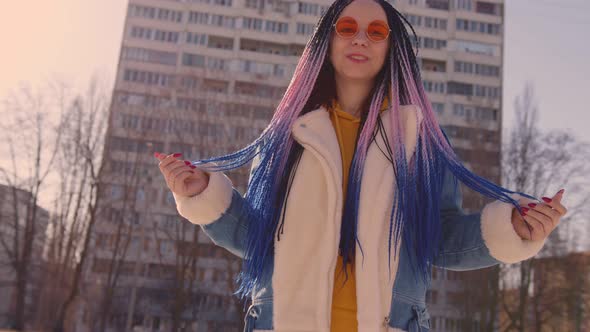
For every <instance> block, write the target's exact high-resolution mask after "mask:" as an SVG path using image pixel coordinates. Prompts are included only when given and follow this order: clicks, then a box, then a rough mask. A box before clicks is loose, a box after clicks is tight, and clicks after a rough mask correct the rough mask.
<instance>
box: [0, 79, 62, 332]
mask: <svg viewBox="0 0 590 332" xmlns="http://www.w3.org/2000/svg"><path fill="white" fill-rule="evenodd" d="M53 106H54V105H52V104H51V100H50V99H49V98H47V97H46V96H45V95H44V94H43V93H42V92H40V91H33V89H31V88H30V87H26V86H25V87H22V88H21V90H19V91H18V92H17V93H15V94H12V95H11V96H9V97H8V98H7V100H5V103H4V112H3V113H4V114H3V122H2V124H1V125H0V126H1V127H0V128H2V130H1V132H2V133H3V135H2V136H3V137H2V139H1V140H0V141H1V142H2V145H3V147H4V148H5V149H6V150H7V151H6V155H7V157H8V158H9V160H10V161H9V165H7V166H1V167H0V176H1V177H2V181H3V182H4V183H6V184H7V186H8V187H9V188H11V200H10V201H11V203H12V204H11V211H10V213H9V214H7V215H3V216H2V223H3V224H4V226H5V227H7V229H8V228H10V229H11V231H10V232H3V233H2V234H0V245H1V246H2V250H3V251H4V252H5V253H6V255H7V257H8V260H9V262H10V266H11V267H12V269H13V271H14V275H15V278H14V283H15V286H14V288H15V293H14V304H13V305H12V306H11V308H13V312H12V314H11V315H10V316H11V317H13V321H12V324H11V325H12V327H13V328H15V329H18V330H21V329H23V328H25V322H26V321H27V319H26V316H25V315H26V311H27V310H26V306H27V298H30V294H29V286H30V283H31V280H32V279H31V271H32V268H33V264H35V262H38V261H39V260H40V256H33V255H34V254H38V253H39V252H37V253H35V248H34V245H35V243H38V241H39V240H38V239H39V237H44V234H42V233H39V232H40V231H41V230H43V231H44V229H40V228H39V227H40V220H39V215H38V212H39V200H40V195H41V194H42V192H43V191H44V190H46V184H47V183H46V182H47V179H48V176H49V174H50V173H51V172H52V170H53V167H54V164H55V160H56V156H57V151H58V150H57V149H58V146H59V143H60V142H61V140H62V136H61V134H60V133H59V132H57V133H54V132H53V131H52V130H51V128H52V126H53V124H52V118H51V116H50V115H51V110H52V109H53V108H54V107H53ZM59 106H62V105H58V110H63V108H60V107H59ZM53 134H55V135H53ZM19 191H25V192H28V193H29V195H27V196H26V197H24V200H23V197H22V196H21V195H19ZM23 201H24V206H25V209H24V211H23V210H21V209H19V202H23Z"/></svg>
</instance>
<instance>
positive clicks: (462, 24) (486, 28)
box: [456, 18, 500, 35]
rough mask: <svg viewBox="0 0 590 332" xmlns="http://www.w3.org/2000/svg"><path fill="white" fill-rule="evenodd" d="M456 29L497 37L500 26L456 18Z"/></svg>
mask: <svg viewBox="0 0 590 332" xmlns="http://www.w3.org/2000/svg"><path fill="white" fill-rule="evenodd" d="M456 25H457V26H456V28H457V30H460V31H467V32H475V33H485V34H488V35H499V34H500V25H499V24H496V23H487V22H478V21H469V20H464V19H460V18H458V19H457V21H456Z"/></svg>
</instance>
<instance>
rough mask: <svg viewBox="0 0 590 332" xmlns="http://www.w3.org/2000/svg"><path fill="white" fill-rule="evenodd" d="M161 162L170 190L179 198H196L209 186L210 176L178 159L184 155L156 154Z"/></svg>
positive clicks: (161, 169) (160, 165)
mask: <svg viewBox="0 0 590 332" xmlns="http://www.w3.org/2000/svg"><path fill="white" fill-rule="evenodd" d="M154 157H156V158H158V160H159V161H160V164H159V167H160V172H162V175H164V178H165V179H166V184H167V185H168V188H170V190H171V191H172V192H173V193H175V194H176V195H179V196H195V195H198V194H200V193H202V192H203V190H205V188H207V185H208V184H209V175H208V174H207V173H206V172H203V171H202V170H200V169H198V168H197V167H196V166H194V165H191V164H190V162H189V161H186V160H181V159H178V158H179V157H182V154H180V153H175V154H169V155H167V154H163V153H158V152H156V153H154Z"/></svg>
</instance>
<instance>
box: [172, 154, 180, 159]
mask: <svg viewBox="0 0 590 332" xmlns="http://www.w3.org/2000/svg"><path fill="white" fill-rule="evenodd" d="M180 156H182V153H175V154H173V155H172V157H174V158H178V157H180Z"/></svg>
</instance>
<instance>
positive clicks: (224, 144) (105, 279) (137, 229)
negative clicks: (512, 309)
mask: <svg viewBox="0 0 590 332" xmlns="http://www.w3.org/2000/svg"><path fill="white" fill-rule="evenodd" d="M331 3H332V1H330V0H306V1H283V0H270V1H269V0H130V1H129V5H128V9H127V17H126V21H125V28H124V32H123V42H122V46H121V53H120V59H119V64H118V69H117V78H116V83H115V89H114V95H113V103H112V108H111V118H110V121H109V131H108V143H107V149H106V153H105V157H106V159H107V160H108V161H109V167H108V174H109V175H108V176H106V177H104V179H103V181H104V184H105V188H106V190H105V191H104V193H103V196H104V200H103V204H102V213H101V216H102V221H101V223H100V224H99V225H98V226H97V230H96V232H97V234H96V237H95V241H94V244H95V250H94V255H93V257H92V259H91V263H90V264H89V265H88V271H87V272H88V273H87V275H88V280H90V281H91V282H90V283H89V284H88V285H87V287H88V293H87V294H91V293H92V291H94V292H96V293H94V294H97V295H100V296H101V297H102V296H104V294H107V293H108V294H110V298H109V301H110V302H108V305H107V306H106V307H108V308H110V309H109V310H108V312H107V313H106V314H104V310H103V309H104V308H102V309H97V308H100V305H99V304H97V303H88V302H87V303H86V306H85V309H83V310H81V315H80V319H79V320H80V324H81V325H86V326H88V325H89V324H91V323H93V324H96V321H97V320H98V319H101V318H100V317H101V315H102V316H104V317H103V320H104V321H106V323H105V324H106V326H107V327H110V329H111V330H113V331H116V330H123V329H125V328H130V327H133V326H142V327H143V328H144V329H146V330H153V331H157V330H170V329H171V327H172V326H173V324H174V321H176V322H177V324H181V325H184V326H190V327H191V328H193V329H194V330H198V331H224V330H228V331H230V330H231V331H233V330H236V329H237V325H236V324H237V323H236V322H239V320H240V319H241V318H242V312H241V311H240V310H239V309H241V306H239V305H238V306H232V305H231V304H232V303H234V300H233V299H232V297H231V287H230V284H231V282H230V280H231V274H232V273H233V272H232V271H235V270H236V267H238V264H239V262H238V261H236V260H232V259H231V258H228V257H226V256H227V252H226V251H225V250H223V249H219V248H216V247H215V246H214V245H213V244H212V243H211V242H210V241H209V240H208V239H207V238H206V237H205V236H204V235H203V234H202V233H199V234H197V235H195V234H196V231H195V230H196V229H198V227H194V226H192V225H191V224H189V223H188V222H187V221H183V220H181V219H180V218H179V217H178V215H177V213H176V209H175V206H174V200H173V198H172V196H171V193H170V191H169V190H168V189H167V188H166V187H165V185H164V183H163V181H162V180H161V175H160V174H159V170H158V169H157V163H156V162H155V160H154V159H153V157H152V153H153V152H154V151H158V152H167V153H171V152H181V153H183V154H184V158H185V159H190V160H196V159H201V158H205V157H209V156H215V155H220V154H222V153H227V152H230V151H235V150H237V149H239V148H240V147H243V146H245V145H246V144H248V143H249V142H251V141H252V140H253V139H254V138H255V137H257V135H258V134H259V133H260V132H261V131H262V130H263V129H264V127H265V126H266V125H267V124H268V120H269V119H270V117H271V115H272V112H273V111H274V109H275V107H276V105H277V104H278V102H279V101H280V99H281V97H282V95H283V93H284V91H285V89H286V87H287V85H288V83H289V81H290V79H291V77H292V74H293V71H294V69H295V66H296V64H297V61H298V59H299V56H300V55H301V53H302V51H303V48H304V46H305V44H306V42H307V40H308V39H309V37H310V35H311V33H312V32H313V29H314V26H315V24H316V23H317V21H318V18H319V16H320V15H321V14H322V13H323V12H324V11H325V10H326V9H327V8H328V6H329V5H330V4H331ZM392 3H393V5H394V6H395V7H396V8H397V9H398V10H400V11H401V12H402V13H403V14H405V15H406V17H407V18H408V20H409V21H410V22H411V23H412V24H413V26H414V28H415V29H416V31H417V33H418V35H419V37H420V39H419V41H418V45H419V47H420V51H419V54H418V57H419V61H420V64H421V68H422V74H423V80H424V87H425V89H426V90H427V91H428V94H429V97H430V99H431V101H432V105H433V108H434V109H435V110H436V112H437V114H438V117H439V119H440V122H441V125H442V126H443V128H444V129H445V131H446V133H447V134H448V135H449V137H450V139H451V141H452V143H453V145H454V146H455V149H456V150H457V151H458V153H459V154H460V156H461V157H463V158H464V159H465V160H466V161H467V162H468V163H469V166H470V167H472V168H473V169H475V170H477V171H478V173H479V174H482V175H484V176H487V177H489V178H491V179H493V180H495V181H499V174H500V170H499V143H500V128H501V86H502V84H501V82H502V47H503V11H504V8H503V0H487V1H476V0H446V1H445V0H395V1H392ZM247 173H248V167H243V168H242V169H240V170H237V171H233V172H229V174H228V175H229V176H230V177H231V178H232V180H233V181H234V185H235V186H236V188H238V190H239V191H241V192H244V191H245V186H246V183H247ZM474 197H475V196H469V195H467V197H466V207H468V208H469V207H471V208H476V207H478V206H481V202H480V201H478V200H477V199H476V198H474ZM179 225H182V226H179ZM195 239H197V240H195ZM228 269H229V270H228ZM179 271H180V272H179ZM187 276H188V277H187ZM114 281H116V282H114ZM189 281H192V282H189ZM113 284H116V287H114V288H113V290H112V291H110V292H107V291H105V289H108V288H109V287H110V285H113ZM179 285H181V286H182V287H179ZM178 294H181V295H182V294H189V295H188V296H187V298H188V299H187V300H186V301H184V302H182V303H180V304H179V303H178V302H175V299H179V298H182V297H180V295H178ZM430 294H431V295H432V293H430ZM89 296H90V295H89ZM444 299H445V296H444V295H441V296H438V297H437V298H436V301H434V303H432V301H431V303H432V304H433V305H434V306H436V305H437V304H439V303H440V302H441V301H442V302H443V303H444ZM229 307H232V308H234V307H235V310H228V309H227V308H229ZM179 308H181V309H179ZM101 310H102V311H101ZM433 313H436V308H435V311H434V312H433ZM436 315H439V316H436ZM436 315H433V324H436V325H438V326H440V327H443V326H445V327H444V328H445V329H446V330H452V329H451V325H452V324H455V323H448V322H449V319H454V318H444V317H446V316H443V315H446V314H445V313H444V312H443V311H440V313H436ZM451 316H452V315H451ZM445 319H447V321H446V323H445ZM178 322H180V323H178ZM447 326H448V328H447ZM441 330H442V329H441Z"/></svg>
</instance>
